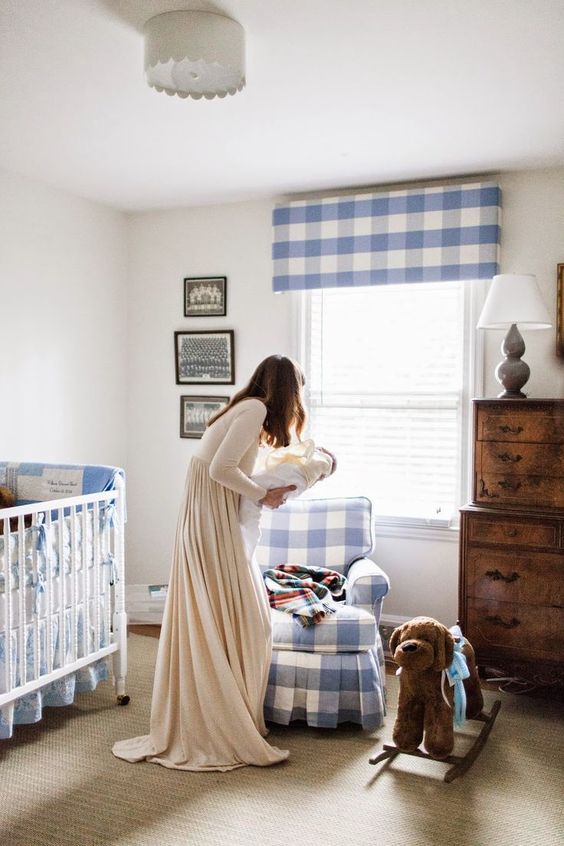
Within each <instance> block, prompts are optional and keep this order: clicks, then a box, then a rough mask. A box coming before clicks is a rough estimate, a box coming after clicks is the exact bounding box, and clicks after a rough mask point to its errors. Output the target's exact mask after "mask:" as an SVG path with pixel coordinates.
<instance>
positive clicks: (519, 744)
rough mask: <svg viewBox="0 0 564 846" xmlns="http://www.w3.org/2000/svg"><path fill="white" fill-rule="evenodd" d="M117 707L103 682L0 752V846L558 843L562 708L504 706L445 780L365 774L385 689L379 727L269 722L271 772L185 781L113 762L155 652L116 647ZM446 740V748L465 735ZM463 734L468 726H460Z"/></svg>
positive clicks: (386, 768) (139, 721) (141, 719)
mask: <svg viewBox="0 0 564 846" xmlns="http://www.w3.org/2000/svg"><path fill="white" fill-rule="evenodd" d="M128 642H129V662H130V670H129V676H128V693H129V694H130V696H131V703H130V705H129V706H127V707H124V708H120V707H117V705H116V704H115V696H114V691H113V688H112V687H111V685H110V684H109V683H105V684H103V685H100V686H99V687H98V689H97V690H96V691H94V692H93V693H90V694H82V695H81V696H79V697H78V698H77V700H76V702H75V704H74V705H72V706H68V707H66V708H48V709H46V711H45V716H44V719H43V720H42V722H41V723H38V724H36V725H33V726H19V727H17V729H16V731H15V735H14V738H13V739H12V740H10V741H1V742H0V844H2V846H67V844H69V846H70V844H72V846H102V844H103V846H110V844H119V846H180V844H182V846H224V845H225V846H249V844H255V843H257V844H264V846H288V844H298V843H302V842H306V843H307V842H313V843H317V842H321V843H327V844H336V845H337V846H339V844H351V846H353V844H354V846H375V844H382V846H430V845H431V844H433V845H434V844H437V846H492V845H493V844H495V846H556V844H559V846H560V844H561V843H562V842H564V820H563V802H562V798H563V796H564V775H563V770H562V762H563V754H562V753H563V746H564V723H563V719H562V709H561V705H560V704H559V703H558V702H556V701H554V700H549V699H540V698H532V697H527V696H516V695H513V694H505V693H498V692H497V691H495V692H492V691H486V693H485V696H486V708H487V709H489V706H490V705H491V703H492V702H493V700H494V699H497V698H500V699H501V700H502V707H501V711H500V714H499V716H498V718H497V722H496V724H495V725H494V727H493V731H492V733H491V735H490V737H489V739H488V742H487V744H486V746H485V747H484V749H483V750H482V753H481V755H480V757H479V758H478V760H477V761H476V762H475V763H474V765H473V767H472V769H471V770H470V771H469V772H468V773H467V774H466V775H465V776H463V777H462V778H460V779H458V780H457V781H455V782H453V783H452V784H446V783H445V782H443V780H442V779H443V776H444V773H445V771H446V769H447V768H448V767H447V765H446V764H442V763H437V762H433V761H425V760H422V759H417V758H413V757H408V756H405V755H403V756H401V755H400V756H399V757H397V758H396V759H395V760H394V761H393V762H391V763H390V762H388V763H387V764H379V765H377V766H371V765H370V764H369V763H368V758H369V757H370V756H371V755H374V754H376V753H377V752H379V751H380V749H381V746H382V743H383V742H386V741H389V740H390V737H391V732H392V728H393V722H394V718H395V712H394V706H395V702H396V697H397V682H396V679H395V678H394V677H393V676H392V677H389V678H388V684H389V688H388V691H389V701H390V703H391V704H390V708H389V714H388V717H387V718H386V724H385V726H384V728H383V729H382V730H380V731H377V732H374V733H372V734H368V733H367V732H364V731H362V730H361V729H360V728H359V727H354V726H344V727H341V728H339V729H337V730H319V729H310V728H307V727H306V726H304V725H296V726H292V727H290V728H284V727H282V726H271V735H270V738H271V741H272V743H273V744H274V745H277V746H281V747H284V748H288V749H290V751H291V757H290V759H289V761H287V762H285V763H283V764H280V765H278V766H276V767H270V768H255V767H245V768H242V769H239V770H235V771H233V772H230V773H219V772H211V773H184V772H177V771H170V770H166V769H164V768H163V767H160V766H157V765H155V764H147V763H140V764H127V763H125V762H123V761H120V760H118V759H116V758H114V757H113V755H112V754H111V751H110V748H111V746H112V743H113V742H114V741H115V740H118V739H121V738H125V737H131V736H134V735H137V734H144V733H146V731H147V728H148V717H149V709H150V696H151V684H152V674H153V667H154V662H155V657H156V649H157V641H156V640H155V639H153V638H150V637H143V636H140V635H130V636H129V641H128ZM467 725H468V728H465V730H464V733H459V734H457V747H456V748H455V752H456V751H461V749H462V747H463V746H464V745H465V744H469V743H470V742H471V735H472V734H475V733H476V732H477V731H479V728H480V725H479V724H478V723H468V724H467ZM474 727H475V730H474Z"/></svg>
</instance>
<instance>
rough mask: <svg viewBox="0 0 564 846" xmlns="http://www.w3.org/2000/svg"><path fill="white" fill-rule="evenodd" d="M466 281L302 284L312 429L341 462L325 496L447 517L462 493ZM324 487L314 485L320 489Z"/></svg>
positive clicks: (406, 515) (433, 518) (394, 512)
mask: <svg viewBox="0 0 564 846" xmlns="http://www.w3.org/2000/svg"><path fill="white" fill-rule="evenodd" d="M463 284H464V283H462V282H454V283H445V282H440V283H420V284H417V285H413V284H406V285H391V286H376V287H371V288H357V289H355V288H346V289H324V290H319V291H311V292H307V293H305V294H303V297H304V306H305V309H304V318H305V319H304V323H303V332H302V337H303V346H304V349H303V350H302V361H304V364H305V367H306V371H307V374H306V375H307V386H306V389H307V393H308V397H307V400H308V408H309V414H310V419H309V426H308V428H309V431H310V433H311V434H312V436H313V437H314V438H315V440H316V443H317V444H319V445H321V446H325V447H326V448H327V449H330V450H332V451H333V452H334V453H335V454H336V456H337V458H338V471H337V473H336V474H335V475H334V476H332V477H331V478H330V479H328V480H326V481H324V482H323V495H324V496H340V495H359V494H362V493H365V494H366V495H367V496H370V497H371V499H372V500H373V502H374V505H375V510H376V514H378V515H380V516H382V517H386V518H389V519H390V520H392V521H393V520H398V521H401V522H404V521H405V522H408V523H409V522H415V523H419V522H425V523H430V524H432V525H448V524H449V522H450V521H451V519H452V518H453V516H454V514H455V511H456V508H457V507H458V505H459V498H460V494H459V491H460V464H461V456H460V446H461V437H460V423H461V406H462V395H463V381H464V380H463V376H464V374H463V349H462V347H463V338H464V289H463ZM320 493H321V491H320V489H318V490H315V489H314V490H313V491H312V495H316V496H319V495H320Z"/></svg>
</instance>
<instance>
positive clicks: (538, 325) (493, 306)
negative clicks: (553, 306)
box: [477, 273, 552, 329]
mask: <svg viewBox="0 0 564 846" xmlns="http://www.w3.org/2000/svg"><path fill="white" fill-rule="evenodd" d="M513 323H518V324H519V325H520V326H522V327H523V328H525V329H549V328H550V327H551V326H552V323H551V321H550V315H549V313H548V309H547V307H546V305H545V304H544V301H543V298H542V296H541V292H540V290H539V286H538V285H537V280H536V278H535V276H533V275H532V274H521V275H520V274H517V273H503V274H500V275H499V276H494V278H493V280H492V284H491V286H490V289H489V291H488V296H487V297H486V302H485V303H484V307H483V309H482V313H481V314H480V319H479V320H478V323H477V328H478V329H505V328H506V327H507V326H511V325H512V324H513Z"/></svg>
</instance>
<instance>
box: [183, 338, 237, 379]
mask: <svg viewBox="0 0 564 846" xmlns="http://www.w3.org/2000/svg"><path fill="white" fill-rule="evenodd" d="M233 338H234V332H233V329H228V330H226V331H225V332H214V331H209V332H175V333H174V355H175V364H176V384H177V385H203V384H209V385H234V384H235V349H234V347H235V344H234V339H233Z"/></svg>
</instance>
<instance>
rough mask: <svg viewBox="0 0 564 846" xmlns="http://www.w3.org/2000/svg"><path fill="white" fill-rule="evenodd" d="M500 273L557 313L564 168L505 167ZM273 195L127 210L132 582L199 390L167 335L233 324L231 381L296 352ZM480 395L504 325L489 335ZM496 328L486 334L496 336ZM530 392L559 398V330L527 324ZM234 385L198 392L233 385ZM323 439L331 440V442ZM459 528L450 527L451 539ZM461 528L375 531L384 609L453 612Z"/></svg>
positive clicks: (153, 533)
mask: <svg viewBox="0 0 564 846" xmlns="http://www.w3.org/2000/svg"><path fill="white" fill-rule="evenodd" d="M499 182H500V184H501V186H502V190H503V207H504V211H503V243H502V270H503V271H505V272H509V271H518V272H531V273H535V274H536V275H537V278H538V281H539V284H540V286H541V289H542V291H543V293H544V295H545V298H546V301H547V304H548V306H549V308H550V310H551V312H552V313H555V308H556V305H555V304H556V280H555V276H556V264H557V262H559V261H560V262H561V261H564V170H562V169H558V170H556V169H554V170H544V171H536V172H523V173H509V174H502V175H501V176H500V177H499ZM273 202H274V199H272V200H270V201H260V202H252V203H245V204H233V205H223V206H215V207H204V208H199V209H190V210H175V211H168V212H167V211H164V212H155V213H151V214H142V215H133V216H132V217H131V219H130V238H129V246H130V258H131V262H130V285H129V315H130V338H129V375H128V380H129V384H130V392H129V409H128V414H129V417H128V419H129V447H130V452H129V460H128V482H129V488H128V502H129V525H128V550H129V555H128V570H129V577H128V581H129V582H130V583H148V582H157V583H160V582H165V581H167V578H168V569H169V563H170V553H171V548H172V542H173V535H174V528H175V523H176V518H177V510H178V504H179V499H180V495H181V490H182V485H183V482H184V477H185V472H186V467H187V464H188V460H189V457H190V455H191V453H192V451H193V448H194V443H195V442H192V441H189V440H183V439H180V437H179V435H178V429H179V397H180V396H181V394H183V393H198V390H197V388H196V387H194V386H191V387H190V388H183V387H181V386H177V385H175V376H174V354H173V332H174V330H175V329H183V328H186V329H187V328H196V329H200V328H201V329H207V328H230V329H231V328H232V329H235V348H236V360H237V383H238V384H237V387H238V386H239V385H241V384H242V383H243V382H244V381H245V380H246V378H247V377H248V375H249V374H250V372H251V370H252V369H253V367H254V366H255V364H256V363H257V362H258V361H259V360H260V359H261V358H263V357H264V356H266V355H268V354H270V353H273V352H282V353H288V352H289V353H290V354H292V353H293V352H294V348H293V343H292V339H293V332H292V310H291V304H290V299H289V297H286V296H284V295H278V296H275V295H273V294H272V293H271V288H270V284H271V260H270V250H271V226H270V219H271V210H272V205H273ZM198 274H202V275H215V274H218V275H226V276H227V277H228V313H227V317H224V318H214V319H201V318H197V319H194V318H193V319H187V318H184V317H183V316H182V315H183V310H182V279H183V277H184V276H197V275H198ZM487 334H488V337H487V338H486V355H485V373H486V381H485V384H486V391H485V395H486V396H495V395H496V394H497V392H498V390H499V389H498V386H497V383H496V382H495V380H494V378H493V371H494V369H495V365H496V364H497V362H498V360H499V359H500V357H501V356H500V353H499V344H500V342H501V337H502V334H503V333H501V332H500V333H498V332H491V333H487ZM492 336H493V337H492ZM525 341H526V344H527V353H526V356H525V358H526V360H527V361H528V363H529V365H530V367H531V371H532V375H531V379H530V382H529V384H528V386H527V389H528V390H529V392H530V395H531V396H560V397H562V396H564V362H563V361H560V360H558V359H557V358H556V357H555V355H554V330H551V331H544V332H541V331H539V332H528V333H527V334H526V338H525ZM233 390H234V389H233V388H232V387H231V386H226V387H223V386H222V387H220V388H219V387H218V388H217V389H215V391H214V390H212V389H210V388H208V389H207V391H203V393H206V392H207V393H208V394H210V393H214V392H217V393H226V394H229V395H230V394H232V392H233ZM328 446H330V445H328ZM453 535H454V536H453ZM457 539H458V536H457V533H451V534H450V535H449V539H447V540H444V541H437V540H431V541H428V540H427V541H426V540H421V537H420V534H418V535H417V536H416V537H412V538H408V539H402V538H398V537H397V536H389V535H386V534H385V533H384V531H382V532H380V533H379V534H378V536H377V544H376V552H375V555H374V557H375V559H376V560H377V561H378V562H379V563H380V564H381V565H382V566H383V567H384V569H386V570H387V572H388V573H389V575H390V577H391V580H392V591H391V593H390V595H389V598H388V599H387V601H386V604H385V615H386V616H387V617H392V618H398V617H411V616H414V615H416V614H430V615H431V616H435V617H438V618H439V619H442V620H444V621H445V622H452V621H453V620H455V619H456V616H457V602H458V544H457Z"/></svg>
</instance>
